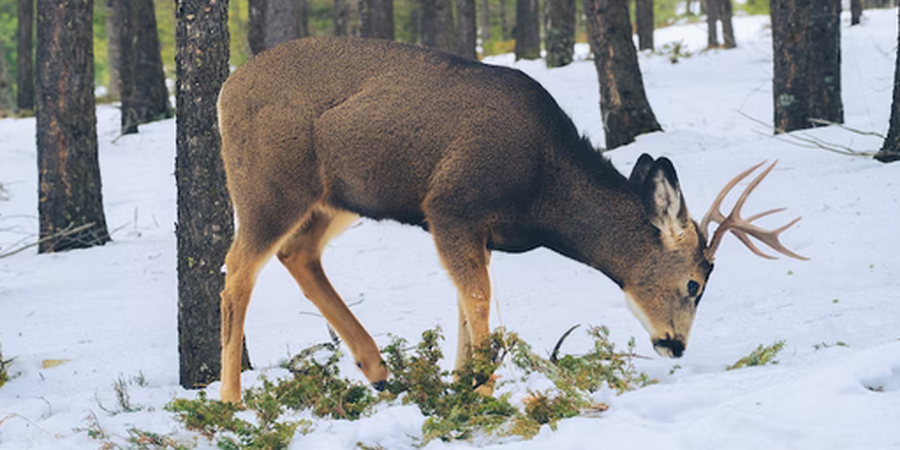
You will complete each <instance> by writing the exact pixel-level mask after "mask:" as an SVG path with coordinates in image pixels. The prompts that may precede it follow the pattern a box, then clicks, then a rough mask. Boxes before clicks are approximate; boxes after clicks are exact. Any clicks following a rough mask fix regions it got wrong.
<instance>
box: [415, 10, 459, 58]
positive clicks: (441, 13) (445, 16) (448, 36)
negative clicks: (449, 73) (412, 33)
mask: <svg viewBox="0 0 900 450" xmlns="http://www.w3.org/2000/svg"><path fill="white" fill-rule="evenodd" d="M420 4H421V8H422V10H421V11H422V25H421V33H422V34H421V37H422V45H424V46H426V47H433V48H439V49H442V50H447V51H450V52H452V51H454V50H455V45H454V44H455V41H454V39H453V38H454V37H455V36H454V29H455V27H454V26H453V0H421V3H420Z"/></svg>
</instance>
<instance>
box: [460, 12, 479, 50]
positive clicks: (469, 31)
mask: <svg viewBox="0 0 900 450" xmlns="http://www.w3.org/2000/svg"><path fill="white" fill-rule="evenodd" d="M475 20H476V18H475V0H456V53H457V54H458V55H460V56H464V57H466V58H471V59H477V58H478V54H477V53H476V50H475V46H476V45H477V44H478V43H477V42H476V41H477V40H478V26H477V23H478V22H476V21H475Z"/></svg>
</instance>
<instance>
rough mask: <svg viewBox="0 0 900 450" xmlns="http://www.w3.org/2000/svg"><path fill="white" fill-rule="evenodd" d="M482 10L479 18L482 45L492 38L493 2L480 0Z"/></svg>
mask: <svg viewBox="0 0 900 450" xmlns="http://www.w3.org/2000/svg"><path fill="white" fill-rule="evenodd" d="M479 7H480V8H481V11H480V12H479V13H478V14H479V20H480V22H481V45H484V44H487V41H489V40H491V3H490V1H488V0H479Z"/></svg>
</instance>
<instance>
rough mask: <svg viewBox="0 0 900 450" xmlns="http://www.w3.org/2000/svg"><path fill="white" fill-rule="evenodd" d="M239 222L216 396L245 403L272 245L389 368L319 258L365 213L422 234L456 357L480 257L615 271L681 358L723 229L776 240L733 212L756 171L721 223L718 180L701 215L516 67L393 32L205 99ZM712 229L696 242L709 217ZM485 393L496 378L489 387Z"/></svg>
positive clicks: (481, 331)
mask: <svg viewBox="0 0 900 450" xmlns="http://www.w3.org/2000/svg"><path fill="white" fill-rule="evenodd" d="M218 114H219V116H218V118H219V123H218V125H219V132H220V134H221V144H222V160H223V164H224V168H225V173H226V178H227V188H228V191H229V193H230V197H231V199H232V202H233V205H234V208H235V213H236V218H237V230H236V233H235V237H234V239H233V241H232V244H231V247H230V250H229V251H228V254H227V256H226V259H225V272H226V274H225V287H224V289H223V290H222V293H221V343H222V360H221V364H222V366H221V388H220V394H221V399H222V400H223V401H228V402H238V401H240V394H241V383H240V371H241V348H242V340H243V332H244V330H243V327H244V320H245V317H246V312H247V306H248V304H249V301H250V295H251V291H252V290H253V286H254V283H255V282H256V276H257V274H258V272H259V271H260V269H261V267H262V266H263V264H264V263H265V262H266V261H267V260H268V259H269V258H271V257H272V255H276V256H277V258H278V260H279V261H280V262H281V263H282V264H283V265H284V267H285V268H286V269H287V271H288V272H290V274H291V275H292V277H293V278H294V279H295V280H296V282H297V283H298V284H299V286H300V288H301V290H302V291H303V294H304V295H305V296H306V297H307V298H308V299H309V300H310V301H311V302H312V303H313V304H314V305H315V306H316V308H317V309H318V310H319V311H320V312H321V313H322V316H323V317H324V318H325V319H326V320H327V322H328V323H329V324H330V326H331V327H333V328H334V330H336V331H337V333H338V335H339V336H340V338H341V339H342V340H343V342H344V343H345V344H346V345H347V347H348V348H349V350H350V353H351V354H352V356H353V358H354V359H355V361H356V365H357V367H358V368H359V369H360V370H361V371H362V373H363V375H364V376H365V377H366V379H367V380H368V381H369V382H370V383H371V384H372V386H373V387H374V388H375V389H377V390H381V389H383V388H384V387H385V384H386V380H387V379H388V376H389V373H388V369H387V367H386V365H385V363H384V361H383V359H382V357H381V354H380V351H379V349H378V347H377V345H376V344H375V341H374V340H373V338H372V337H371V336H370V335H369V333H368V332H367V331H366V329H365V328H364V327H363V326H362V325H361V324H360V322H359V321H358V320H357V319H356V317H355V316H354V314H353V313H352V312H351V311H350V309H349V308H348V307H347V305H346V304H345V303H344V301H343V300H342V299H341V297H340V296H339V295H338V293H337V292H336V291H335V289H334V287H333V286H332V285H331V283H330V281H329V280H328V278H327V277H326V275H325V271H324V269H323V267H322V263H321V256H322V253H323V251H324V249H325V247H326V245H327V244H328V242H329V241H331V240H332V239H333V238H335V237H336V236H338V235H339V234H341V233H342V232H343V231H345V230H346V229H347V228H348V227H349V226H350V225H352V224H353V223H354V222H356V221H357V220H358V219H359V218H360V217H366V218H370V219H374V220H391V221H395V222H399V223H402V224H408V225H413V226H418V227H421V228H422V229H424V230H426V231H427V232H429V233H430V234H431V236H432V237H433V240H434V245H435V247H436V249H437V253H438V256H439V259H440V262H441V264H442V265H443V267H444V269H445V270H446V272H447V274H448V275H449V278H450V279H451V281H452V282H453V284H454V286H455V287H456V290H457V300H458V302H457V303H458V316H459V317H458V319H459V326H458V338H459V339H458V346H457V354H456V363H455V364H456V367H457V368H460V367H463V366H464V364H465V363H466V362H467V361H469V360H470V358H472V355H473V351H474V350H473V349H477V348H478V347H479V346H480V345H482V344H483V343H485V341H486V339H487V337H488V336H489V323H488V321H489V320H488V319H489V313H490V302H491V284H490V277H489V273H488V265H489V262H490V258H491V253H492V252H493V251H501V252H510V253H519V252H526V251H529V250H532V249H535V248H538V247H546V248H549V249H551V250H553V251H555V252H557V253H559V254H561V255H563V256H565V257H568V258H571V259H573V260H575V261H578V262H581V263H583V264H586V265H587V266H589V267H592V268H594V269H596V270H598V271H600V272H601V273H603V274H605V275H606V276H607V277H608V278H610V279H611V280H612V281H614V282H615V283H616V284H617V285H618V286H619V287H620V288H621V289H622V291H623V292H624V294H625V299H626V302H627V304H628V306H629V307H630V309H631V311H632V312H633V313H634V315H635V316H636V317H637V318H638V320H639V321H640V323H641V324H642V325H643V327H644V328H645V329H646V331H647V333H648V334H649V336H650V340H651V343H652V345H653V348H654V349H655V351H656V352H657V353H659V354H660V355H661V356H664V357H674V358H678V357H681V356H682V354H683V353H684V350H685V348H686V345H687V342H688V337H689V335H690V331H691V326H692V324H693V320H694V316H695V313H696V311H697V307H698V305H699V303H700V299H701V297H702V296H703V293H704V290H705V287H706V284H707V280H708V278H709V276H710V273H711V272H712V270H713V261H714V256H715V252H716V249H717V248H718V246H719V243H720V242H721V240H722V238H723V236H724V235H725V234H727V233H728V232H731V234H733V235H735V236H736V237H737V238H738V239H739V240H740V241H741V242H743V243H744V244H746V245H747V246H748V248H749V249H750V250H751V251H753V252H754V253H756V254H757V255H760V256H763V257H766V258H773V257H772V256H770V255H767V254H765V253H763V252H762V251H760V250H759V248H757V247H756V245H754V243H753V242H752V241H751V240H750V239H749V238H750V237H753V238H755V239H757V240H759V241H760V242H762V243H764V244H766V245H767V246H769V247H770V248H772V249H773V250H775V251H777V252H778V253H781V254H783V255H786V256H788V257H792V258H798V259H805V258H804V257H802V256H800V255H797V254H795V253H793V252H792V251H790V250H788V249H787V248H785V247H784V246H783V245H782V244H781V243H780V241H779V235H780V234H781V233H782V232H783V231H785V230H786V229H788V228H789V227H791V226H792V225H793V224H795V223H796V221H797V220H799V218H798V219H795V220H794V221H792V222H790V223H788V224H787V225H785V226H783V227H781V228H778V229H776V230H765V229H762V228H760V227H758V226H757V225H755V224H753V223H752V222H754V221H755V220H756V219H758V218H760V217H762V216H766V215H769V214H773V213H775V212H778V211H781V210H782V209H776V210H771V211H766V212H764V213H761V214H757V215H754V216H752V217H749V218H746V219H744V218H742V217H741V213H740V210H741V206H742V205H743V203H744V201H745V200H746V198H747V196H748V195H749V194H750V192H752V191H753V189H755V187H756V186H757V185H758V184H759V183H760V182H761V181H762V179H763V178H765V177H766V175H768V173H769V172H770V171H771V170H772V169H773V167H774V163H773V164H772V165H770V166H769V167H768V168H766V169H765V170H764V171H763V172H762V173H761V175H758V176H757V177H756V178H755V179H754V180H753V181H752V182H751V183H750V185H749V186H748V187H747V188H746V190H745V191H744V192H743V193H742V194H741V196H740V198H739V199H738V200H737V202H736V203H735V206H734V210H733V211H732V212H731V213H730V214H728V215H727V216H726V215H724V214H723V213H722V212H721V211H720V207H719V205H720V204H721V203H722V200H723V199H724V198H725V196H726V195H727V194H728V193H729V192H730V191H731V189H732V188H733V187H734V186H735V185H736V184H738V183H739V182H740V181H741V180H743V179H744V178H746V177H747V176H748V175H749V174H750V173H751V172H753V171H755V170H756V169H758V168H759V167H760V165H756V166H754V167H751V168H750V169H748V170H747V171H745V172H743V173H741V174H739V175H738V176H737V177H735V178H734V179H733V180H731V181H730V182H729V183H728V185H726V186H725V189H723V190H722V192H721V193H720V194H719V196H718V197H717V198H716V200H715V201H714V202H713V205H712V207H711V208H710V212H708V213H707V214H706V215H705V217H704V218H703V219H702V221H701V222H700V223H699V224H698V223H697V222H696V221H694V220H693V219H692V218H691V215H690V214H689V213H688V210H687V206H686V203H685V200H684V197H683V195H682V192H681V188H680V185H679V182H678V177H677V174H676V171H675V168H674V165H673V163H672V162H671V161H670V160H669V159H668V158H665V157H660V158H657V159H654V158H653V157H651V156H649V155H646V154H644V155H642V156H641V157H640V158H639V159H638V161H637V162H636V164H635V165H634V168H633V170H632V172H631V174H630V176H629V177H627V178H626V177H625V176H624V175H622V174H621V173H619V172H618V170H617V169H616V168H615V167H614V166H613V164H612V163H611V162H610V161H609V160H608V159H606V158H605V157H604V156H603V155H602V154H601V153H600V151H599V150H597V149H595V148H594V147H593V146H592V145H591V143H590V141H589V140H588V139H587V138H585V137H583V136H582V135H580V134H579V132H578V131H577V130H576V128H575V126H574V124H573V122H572V120H571V119H570V118H569V116H567V115H566V113H564V112H563V111H562V109H561V108H560V106H559V105H558V104H557V103H556V101H555V100H554V99H553V97H552V96H551V95H550V94H549V93H548V92H547V91H546V90H545V89H544V88H543V87H542V86H541V85H540V84H539V83H537V82H536V81H534V80H533V79H531V78H530V77H528V76H527V75H525V74H524V73H522V72H520V71H518V70H516V69H511V68H504V67H498V66H490V65H486V64H483V63H480V62H478V61H474V60H469V59H465V58H462V57H458V56H455V55H451V54H449V53H444V52H441V51H437V50H431V49H426V48H422V47H418V46H413V45H407V44H400V43H393V42H389V41H379V40H366V39H358V38H306V39H300V40H296V41H291V42H287V43H284V44H281V45H279V46H276V47H274V48H272V49H270V50H268V51H266V52H263V53H261V54H260V55H258V56H256V57H255V58H253V59H252V60H250V61H249V62H247V63H246V64H244V65H242V66H241V67H239V68H238V69H237V70H235V71H234V72H233V73H232V74H231V75H230V76H229V77H228V79H227V80H226V82H225V83H224V84H223V87H222V89H221V93H220V96H219V99H218ZM711 223H716V224H718V226H717V228H716V230H715V233H714V234H713V235H712V236H711V237H709V231H708V227H709V225H710V224H711ZM479 389H485V391H486V392H482V391H480V392H482V393H485V394H486V395H490V393H491V386H490V385H489V384H484V385H482V386H481V387H479Z"/></svg>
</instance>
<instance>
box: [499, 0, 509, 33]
mask: <svg viewBox="0 0 900 450" xmlns="http://www.w3.org/2000/svg"><path fill="white" fill-rule="evenodd" d="M500 34H502V36H501V38H503V40H504V41H505V40H508V39H509V21H508V20H507V19H506V0H500Z"/></svg>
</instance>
